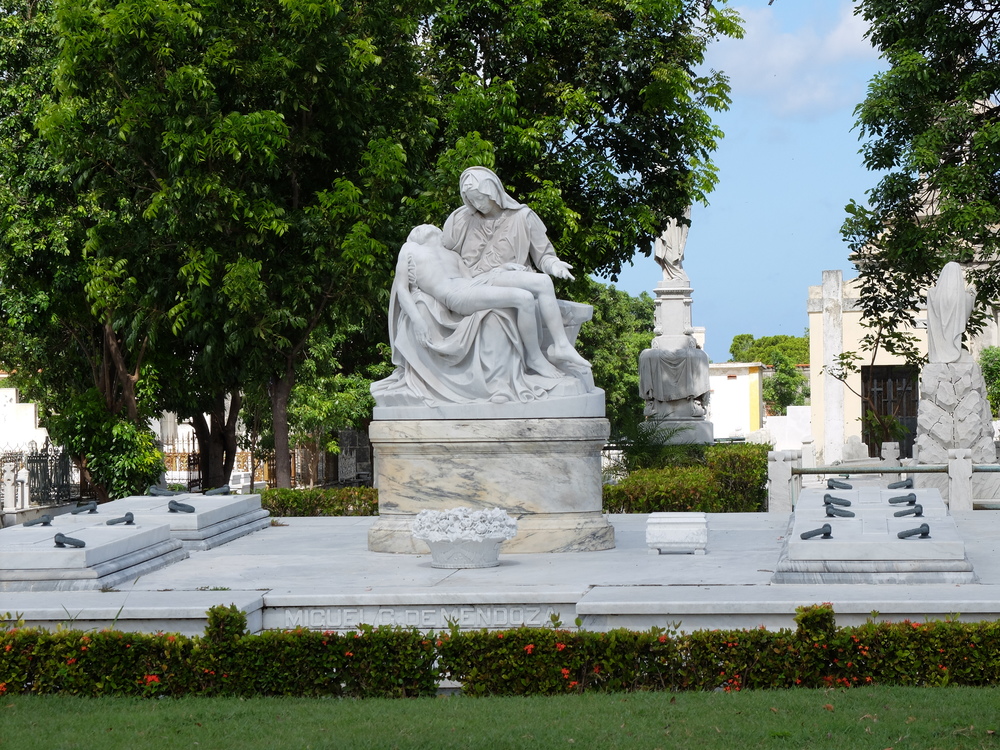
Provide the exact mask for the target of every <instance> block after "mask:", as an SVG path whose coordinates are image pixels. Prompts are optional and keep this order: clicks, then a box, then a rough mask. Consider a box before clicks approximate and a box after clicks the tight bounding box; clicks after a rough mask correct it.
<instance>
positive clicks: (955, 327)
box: [927, 261, 976, 364]
mask: <svg viewBox="0 0 1000 750" xmlns="http://www.w3.org/2000/svg"><path fill="white" fill-rule="evenodd" d="M975 302H976V297H975V295H974V294H971V293H970V292H969V291H968V289H966V286H965V273H964V272H963V271H962V266H960V265H959V264H958V263H955V262H954V261H952V262H951V263H947V264H946V265H945V267H944V268H942V269H941V275H940V276H938V281H937V284H935V285H934V286H933V287H931V288H930V289H929V290H927V360H928V361H929V362H933V363H941V364H948V363H950V362H966V361H970V360H971V359H972V355H971V354H969V352H968V351H966V350H965V349H963V348H962V334H964V333H965V328H966V326H967V325H968V324H969V316H970V315H971V314H972V308H973V305H974V304H975Z"/></svg>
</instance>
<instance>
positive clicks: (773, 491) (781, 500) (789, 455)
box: [767, 451, 802, 513]
mask: <svg viewBox="0 0 1000 750" xmlns="http://www.w3.org/2000/svg"><path fill="white" fill-rule="evenodd" d="M801 462H802V451H769V452H768V454H767V512H768V513H791V512H792V510H793V509H794V504H795V498H796V497H797V496H798V490H799V489H801V485H802V480H801V475H797V474H796V475H793V474H792V467H794V466H798V465H800V464H801Z"/></svg>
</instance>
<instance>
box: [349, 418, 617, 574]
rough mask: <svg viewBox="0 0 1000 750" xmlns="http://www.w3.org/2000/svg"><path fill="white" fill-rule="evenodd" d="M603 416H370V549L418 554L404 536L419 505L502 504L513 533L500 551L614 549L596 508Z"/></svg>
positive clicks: (417, 545) (422, 548) (421, 548)
mask: <svg viewBox="0 0 1000 750" xmlns="http://www.w3.org/2000/svg"><path fill="white" fill-rule="evenodd" d="M609 429H610V428H609V425H608V421H607V420H606V419H603V418H601V419H595V418H576V419H484V420H440V419H438V420H401V421H375V422H372V424H371V427H370V429H369V435H370V437H371V442H372V446H373V448H374V449H375V483H376V487H378V491H379V519H378V521H376V523H375V524H374V525H372V527H371V529H370V531H369V534H368V549H370V550H372V551H373V552H401V553H409V554H426V553H427V552H428V551H429V550H428V548H427V546H426V545H425V544H424V543H423V542H418V541H415V540H414V539H413V537H412V535H411V528H412V523H413V518H414V516H416V514H417V513H419V512H420V511H421V510H425V509H428V510H446V509H448V508H454V507H458V506H464V507H467V508H472V509H475V510H485V509H489V508H503V509H504V510H505V511H507V512H508V513H510V514H511V515H512V516H515V517H516V518H517V526H518V530H517V536H516V537H514V538H513V539H511V540H509V541H507V542H505V543H504V545H503V547H502V551H503V552H582V551H593V550H602V549H612V548H613V547H614V546H615V541H614V528H613V527H612V526H611V524H609V523H608V521H607V519H606V518H605V517H604V515H603V514H602V513H601V450H602V448H603V447H604V444H605V442H606V441H607V438H608V433H609Z"/></svg>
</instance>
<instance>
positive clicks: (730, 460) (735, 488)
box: [705, 443, 772, 513]
mask: <svg viewBox="0 0 1000 750" xmlns="http://www.w3.org/2000/svg"><path fill="white" fill-rule="evenodd" d="M771 449H772V448H771V446H770V445H756V444H753V443H733V444H732V445H711V446H709V447H708V448H707V449H706V450H705V463H706V465H707V466H708V468H709V469H710V470H711V472H712V473H713V474H714V475H715V481H716V482H717V483H718V485H719V490H720V493H721V495H722V503H723V506H724V507H725V512H727V513H757V512H762V511H765V510H767V453H768V451H770V450H771Z"/></svg>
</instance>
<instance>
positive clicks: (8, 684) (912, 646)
mask: <svg viewBox="0 0 1000 750" xmlns="http://www.w3.org/2000/svg"><path fill="white" fill-rule="evenodd" d="M796 622H797V623H798V627H797V628H796V629H795V630H781V631H777V632H772V631H768V630H763V629H759V630H729V631H723V630H713V631H697V632H694V633H690V634H674V633H670V632H667V631H664V630H660V629H653V630H649V631H645V632H633V631H628V630H614V631H611V632H607V633H593V632H587V631H569V630H563V629H560V628H517V629H513V630H503V631H485V630H483V631H474V632H463V631H459V630H457V629H452V631H451V632H448V633H440V634H438V635H436V636H435V635H434V634H422V633H419V632H417V631H415V630H402V629H399V628H363V629H362V630H360V631H359V632H356V633H346V634H337V633H330V632H325V633H323V632H316V631H308V630H293V631H287V632H265V633H262V634H260V635H247V634H246V633H245V632H244V631H245V628H246V618H245V616H244V615H243V614H242V613H241V612H239V611H238V610H237V609H236V608H235V607H217V608H214V609H212V610H211V611H210V612H209V624H208V627H207V628H206V631H205V635H204V636H202V637H197V638H190V637H186V636H181V635H171V634H162V633H161V634H156V635H142V634H138V633H123V632H119V631H101V632H81V631H78V630H61V631H58V632H55V633H50V632H47V631H44V630H38V629H34V628H12V629H9V630H6V631H0V694H4V693H37V694H50V693H67V694H72V695H85V696H97V695H131V696H146V697H158V696H181V695H229V696H256V695H288V696H326V695H330V696H344V697H357V698H366V697H411V696H426V695H434V694H435V692H436V690H437V680H438V679H439V678H448V679H452V680H456V681H458V682H460V683H461V684H462V690H463V692H464V693H465V694H467V695H473V696H480V695H554V694H559V693H574V692H583V691H609V692H610V691H635V690H716V689H721V690H725V691H738V690H742V689H764V688H794V687H807V688H818V687H854V686H858V685H871V684H878V685H918V686H919V685H935V686H939V685H949V684H954V685H978V686H984V685H998V684H1000V623H997V622H976V623H962V622H954V621H932V622H924V623H920V622H909V621H903V622H898V623H880V622H874V621H869V622H868V623H866V624H864V625H861V626H859V627H847V628H837V627H836V625H835V623H834V613H833V610H832V608H831V607H830V606H829V605H827V604H824V605H816V606H812V607H804V608H800V610H799V614H798V616H797V617H796Z"/></svg>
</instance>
